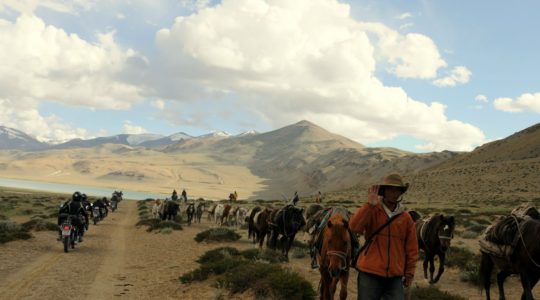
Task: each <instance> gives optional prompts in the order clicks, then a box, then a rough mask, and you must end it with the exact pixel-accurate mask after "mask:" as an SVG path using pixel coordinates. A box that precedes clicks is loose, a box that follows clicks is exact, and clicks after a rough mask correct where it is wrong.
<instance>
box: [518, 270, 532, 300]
mask: <svg viewBox="0 0 540 300" xmlns="http://www.w3.org/2000/svg"><path fill="white" fill-rule="evenodd" d="M519 277H520V278H521V286H522V287H523V294H522V295H521V299H522V300H533V299H534V298H533V295H532V287H531V281H530V279H529V274H528V273H527V272H521V274H519Z"/></svg>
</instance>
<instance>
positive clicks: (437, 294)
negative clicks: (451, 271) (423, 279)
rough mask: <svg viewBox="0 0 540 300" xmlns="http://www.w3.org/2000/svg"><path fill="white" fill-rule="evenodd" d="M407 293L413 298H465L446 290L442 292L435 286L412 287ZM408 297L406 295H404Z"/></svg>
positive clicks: (427, 299) (442, 299) (422, 299)
mask: <svg viewBox="0 0 540 300" xmlns="http://www.w3.org/2000/svg"><path fill="white" fill-rule="evenodd" d="M408 293H411V297H410V299H415V300H432V299H437V300H466V298H463V297H461V296H458V295H453V294H450V293H448V292H443V291H440V290H439V289H437V288H436V287H433V286H429V287H414V288H412V289H411V290H410V291H408ZM406 297H408V295H407V296H406Z"/></svg>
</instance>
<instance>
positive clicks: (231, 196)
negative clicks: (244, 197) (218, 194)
mask: <svg viewBox="0 0 540 300" xmlns="http://www.w3.org/2000/svg"><path fill="white" fill-rule="evenodd" d="M229 201H231V202H234V201H236V195H235V194H234V193H230V194H229Z"/></svg>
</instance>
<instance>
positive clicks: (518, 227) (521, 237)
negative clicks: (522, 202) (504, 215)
mask: <svg viewBox="0 0 540 300" xmlns="http://www.w3.org/2000/svg"><path fill="white" fill-rule="evenodd" d="M512 218H514V221H515V222H516V225H517V229H518V232H519V238H520V239H521V243H522V244H523V248H525V253H527V256H528V257H529V259H530V260H531V261H532V263H533V264H534V265H535V266H536V267H537V268H540V265H539V264H538V263H537V262H536V261H534V259H533V258H532V256H531V254H530V253H529V250H528V249H527V246H526V245H525V241H524V240H523V234H522V233H521V228H520V226H519V222H518V220H517V218H516V216H514V215H512Z"/></svg>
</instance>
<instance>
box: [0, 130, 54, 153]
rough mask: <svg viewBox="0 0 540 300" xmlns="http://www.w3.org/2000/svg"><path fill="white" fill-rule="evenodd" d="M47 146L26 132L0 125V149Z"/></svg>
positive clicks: (26, 148) (25, 148)
mask: <svg viewBox="0 0 540 300" xmlns="http://www.w3.org/2000/svg"><path fill="white" fill-rule="evenodd" d="M47 147H48V144H47V143H42V142H40V141H38V140H37V139H35V138H33V137H31V136H29V135H28V134H26V133H24V132H22V131H20V130H17V129H14V128H9V127H5V126H0V149H13V150H39V149H45V148H47Z"/></svg>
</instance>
